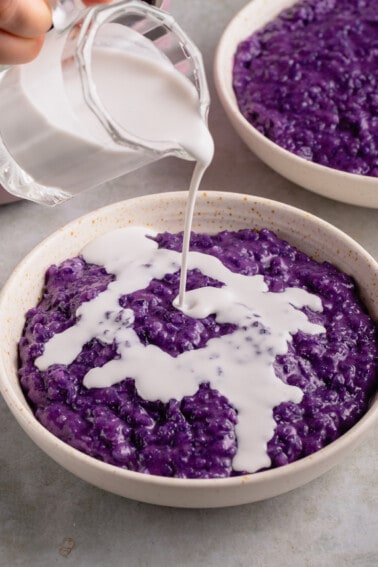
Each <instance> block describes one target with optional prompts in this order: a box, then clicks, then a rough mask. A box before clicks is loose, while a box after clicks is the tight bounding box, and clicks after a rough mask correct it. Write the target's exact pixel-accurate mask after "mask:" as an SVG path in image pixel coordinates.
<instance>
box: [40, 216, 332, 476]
mask: <svg viewBox="0 0 378 567" xmlns="http://www.w3.org/2000/svg"><path fill="white" fill-rule="evenodd" d="M153 234H154V233H153V232H151V231H149V230H146V229H145V228H139V227H138V228H127V229H120V230H117V231H114V232H111V233H107V234H105V235H104V236H102V237H100V238H98V239H96V240H94V241H93V242H91V243H90V244H89V245H88V246H86V247H85V249H84V251H83V256H84V258H85V259H86V261H87V262H91V263H92V262H93V263H95V264H100V265H104V266H105V268H106V269H107V271H108V272H110V273H113V274H115V275H116V279H115V281H113V282H112V283H111V284H110V285H109V286H108V289H107V290H106V291H104V292H103V293H101V294H100V295H99V296H98V297H97V298H95V299H94V300H92V301H90V302H87V303H84V304H82V305H81V306H80V308H79V309H78V312H77V316H78V321H77V324H76V325H75V326H73V327H71V328H69V329H67V330H66V331H64V332H63V333H60V334H57V335H55V336H54V337H53V338H52V339H51V340H50V341H49V342H48V343H47V344H46V345H45V352H44V354H43V355H42V356H41V357H39V358H38V359H37V366H38V367H39V368H40V369H41V370H45V369H47V368H48V366H50V365H51V364H70V363H71V362H72V361H73V360H75V358H76V357H77V356H78V354H79V353H80V351H81V348H82V346H83V345H84V344H85V343H86V342H88V341H89V340H90V339H92V338H93V337H97V338H98V339H99V340H100V341H102V342H105V343H112V342H113V341H114V340H115V341H116V343H117V345H118V347H117V349H118V353H119V355H120V358H119V359H116V360H112V361H110V362H108V363H107V364H105V365H104V366H102V367H100V368H95V369H92V370H91V371H89V372H88V374H87V375H86V376H85V379H84V385H85V386H86V387H88V388H94V387H96V388H103V387H107V386H111V385H112V384H115V383H117V382H119V381H121V380H123V379H124V378H125V377H132V378H134V379H135V381H136V386H137V389H138V392H139V394H140V395H141V396H142V397H143V398H145V399H147V400H151V401H153V400H161V401H162V402H168V400H169V399H171V398H175V399H178V400H180V399H182V398H183V397H184V396H190V395H193V394H194V393H195V392H196V391H197V389H198V386H199V384H201V383H202V382H210V384H211V386H212V387H213V388H215V389H217V390H218V391H219V392H221V393H222V394H223V395H225V396H226V397H227V399H228V400H229V401H230V402H231V403H232V404H233V405H234V407H235V408H236V409H237V410H238V423H237V425H236V434H237V439H238V451H237V454H236V456H235V458H234V461H233V466H234V468H235V469H236V470H247V471H251V472H252V471H256V470H258V469H260V468H262V467H266V466H269V464H270V459H269V457H268V455H267V453H266V444H267V442H268V441H269V439H271V437H272V435H273V433H274V428H275V422H274V420H273V416H272V409H273V407H275V406H276V405H278V404H279V403H281V402H283V401H292V402H296V403H298V402H300V400H301V399H302V392H301V390H300V389H298V388H296V387H293V386H289V385H287V384H284V383H283V382H282V381H281V380H280V379H278V378H277V377H276V376H275V373H274V368H273V362H274V359H275V357H276V356H277V355H278V354H284V353H285V352H286V351H287V345H288V343H289V342H290V341H291V339H292V335H293V334H294V333H296V332H297V331H298V330H302V331H303V332H306V333H310V334H317V333H321V332H323V331H324V328H323V327H321V326H319V325H316V324H313V323H311V322H310V321H309V320H308V319H307V317H306V315H305V314H304V313H303V312H302V311H300V310H299V309H300V308H301V307H303V306H304V305H307V306H309V307H310V308H311V309H313V310H314V311H319V310H321V302H320V299H319V298H317V297H316V296H314V295H312V294H309V293H307V292H306V291H304V290H302V289H299V288H289V289H287V290H286V291H285V292H283V293H271V292H269V291H267V287H266V284H265V283H264V280H263V277H262V276H243V275H240V274H235V273H233V272H231V271H230V270H228V269H227V268H226V267H225V266H224V265H223V264H222V263H221V262H220V261H219V260H218V259H216V258H215V257H212V256H209V255H206V254H201V253H198V252H190V253H189V255H188V269H194V268H197V269H199V270H200V271H201V272H202V273H204V274H206V275H208V276H210V277H212V278H215V279H217V280H219V281H221V282H224V284H225V285H224V286H223V287H222V288H213V287H211V288H202V289H197V290H193V291H189V292H187V293H186V299H185V307H184V308H183V311H184V312H185V313H187V314H188V315H189V316H192V317H195V318H203V317H206V316H207V315H209V314H211V313H215V315H216V320H217V321H218V322H219V323H222V322H229V323H234V324H236V325H238V329H237V330H236V331H235V332H233V333H232V334H230V335H226V336H223V337H221V338H215V339H211V340H210V341H209V342H208V344H207V345H206V347H204V348H202V349H197V350H192V351H188V352H184V353H183V354H181V355H179V356H178V357H176V358H173V357H171V356H170V355H169V354H167V353H165V352H163V351H162V350H161V349H160V348H158V347H156V346H154V345H148V346H143V345H142V344H141V342H140V341H139V338H138V337H137V335H136V333H135V331H134V330H133V328H132V324H133V320H134V316H133V312H132V311H131V310H129V309H122V308H120V306H119V303H118V300H119V297H120V295H122V294H127V293H131V292H133V291H135V290H138V289H143V288H144V287H146V286H147V285H148V284H149V282H150V281H151V279H152V278H158V279H159V278H162V277H163V276H164V275H165V274H167V273H174V272H176V271H177V270H178V269H179V268H180V260H181V254H180V253H178V252H174V251H169V250H164V249H161V250H160V249H158V247H157V244H156V243H155V242H154V241H153V240H151V239H150V238H146V236H145V235H150V236H153ZM125 251H127V253H125ZM177 301H178V299H176V302H177Z"/></svg>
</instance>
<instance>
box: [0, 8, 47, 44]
mask: <svg viewBox="0 0 378 567" xmlns="http://www.w3.org/2000/svg"><path fill="white" fill-rule="evenodd" d="M50 27H51V9H50V6H49V5H48V3H47V2H45V0H33V1H32V2H31V1H30V0H0V29H1V30H4V31H6V32H8V33H9V34H13V35H15V36H20V37H24V38H37V37H38V36H40V35H42V34H44V33H45V32H47V31H48V30H49V29H50Z"/></svg>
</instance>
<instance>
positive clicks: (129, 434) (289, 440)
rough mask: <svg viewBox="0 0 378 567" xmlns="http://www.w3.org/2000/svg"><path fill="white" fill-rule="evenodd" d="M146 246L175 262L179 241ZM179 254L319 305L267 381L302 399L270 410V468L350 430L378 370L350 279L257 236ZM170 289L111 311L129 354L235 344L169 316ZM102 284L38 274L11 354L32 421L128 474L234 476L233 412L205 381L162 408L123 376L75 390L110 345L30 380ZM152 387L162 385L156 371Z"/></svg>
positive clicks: (74, 272)
mask: <svg viewBox="0 0 378 567" xmlns="http://www.w3.org/2000/svg"><path fill="white" fill-rule="evenodd" d="M156 241H157V243H158V246H159V249H169V250H174V251H180V250H181V245H182V234H169V233H162V234H159V235H157V237H156ZM190 249H191V251H196V252H202V253H204V254H209V255H211V256H215V257H216V258H218V259H219V260H221V262H222V263H223V264H224V265H225V266H226V267H227V268H228V269H229V270H231V271H232V272H236V273H241V274H244V275H248V276H254V275H257V274H261V275H263V277H264V281H265V283H266V284H267V286H268V289H269V291H270V292H274V293H277V294H279V293H282V292H284V290H286V289H288V288H293V287H297V288H301V289H304V290H307V291H308V292H310V293H311V294H315V295H316V296H318V297H319V298H320V299H321V302H322V306H323V310H322V311H321V312H313V311H311V310H310V309H309V308H307V307H305V308H304V309H303V311H304V312H305V313H306V316H307V317H308V319H309V320H310V321H314V322H315V323H317V324H319V325H322V326H323V327H324V328H325V331H326V332H323V333H321V334H317V335H310V334H306V333H304V332H302V331H299V332H298V333H296V335H295V336H294V337H293V340H292V342H291V343H290V344H289V346H288V350H287V352H286V354H284V355H281V356H277V357H276V359H275V362H274V371H275V374H276V376H277V377H278V378H279V379H280V380H282V381H283V382H284V383H286V384H290V385H293V386H297V387H299V388H300V389H301V390H302V392H303V398H302V401H301V402H300V403H293V402H284V403H281V404H279V405H278V406H276V407H275V408H274V410H273V415H274V421H275V424H276V425H275V430H274V434H273V436H272V438H271V439H270V440H269V442H268V444H267V449H266V450H267V454H268V456H269V458H270V461H271V468H275V467H279V466H282V465H285V464H288V463H291V462H293V461H295V460H298V459H301V458H303V457H305V456H307V455H310V454H312V453H313V452H315V451H318V450H319V449H321V448H322V447H324V446H326V445H328V444H329V443H331V442H332V441H334V440H335V439H337V438H338V437H339V436H340V435H342V434H343V433H344V432H346V431H347V430H348V429H350V428H351V427H352V426H353V425H354V424H355V423H356V422H357V421H358V420H359V419H360V418H361V416H362V415H363V414H364V413H365V412H366V411H367V409H368V407H369V402H370V400H371V398H372V396H373V394H374V392H375V391H376V389H377V365H378V346H377V331H376V325H375V323H374V322H373V321H372V319H371V318H370V317H369V315H368V314H367V312H366V309H365V307H364V306H363V304H362V302H361V301H360V299H359V295H358V290H357V287H356V285H355V283H354V281H353V279H352V278H351V277H349V276H348V275H346V274H344V273H342V272H340V271H339V270H338V269H337V268H335V267H334V266H332V265H331V264H329V263H326V262H324V263H318V262H316V261H315V260H313V259H311V258H309V257H308V256H306V255H305V254H303V253H302V252H300V251H298V250H297V249H295V248H294V247H293V246H291V245H290V244H288V243H287V242H285V241H283V240H281V239H280V238H278V237H277V236H276V235H275V234H274V233H273V232H271V231H269V230H267V229H263V230H261V231H259V232H257V231H254V230H247V229H245V230H240V231H238V232H227V231H225V232H221V233H219V234H216V235H208V234H192V237H191V247H190ZM179 280H180V273H179V271H177V272H175V273H169V274H166V275H165V276H164V277H162V278H161V279H153V280H152V281H151V282H150V284H149V285H148V286H147V287H146V288H144V289H140V290H138V291H136V292H133V293H130V294H127V295H123V296H121V297H120V299H119V304H120V306H121V307H122V308H127V309H131V310H132V311H133V313H134V316H135V319H134V323H133V327H134V330H135V332H136V333H137V335H138V337H139V340H140V342H141V343H142V344H143V345H151V344H152V345H156V346H157V347H159V349H162V350H163V351H165V352H167V353H169V355H170V356H171V357H179V356H180V354H182V353H184V352H186V351H191V350H195V349H203V348H205V347H206V345H207V344H208V342H209V341H210V340H211V339H214V338H220V337H225V336H226V335H232V334H233V333H235V332H236V329H235V325H234V324H230V323H218V322H217V321H216V320H215V318H214V316H213V315H210V316H207V317H205V318H202V319H194V318H191V317H188V316H187V315H185V314H184V313H182V312H181V311H179V310H177V309H176V308H175V307H174V306H173V305H172V301H173V299H174V298H175V297H176V296H177V294H178V289H179ZM112 281H114V276H113V275H112V274H109V273H107V272H106V270H105V269H104V268H103V267H101V266H99V265H95V264H90V263H87V262H86V261H85V260H84V259H83V257H81V256H78V257H75V258H72V259H68V260H65V261H64V262H62V264H61V265H59V266H51V267H50V268H49V269H48V270H47V273H46V281H45V286H44V289H43V296H42V299H41V301H40V302H39V304H38V305H37V306H36V307H35V308H33V309H31V310H29V312H28V313H27V315H26V323H25V327H24V331H23V336H22V338H21V340H20V343H19V356H20V365H19V377H20V381H21V385H22V388H23V390H24V392H25V395H26V397H27V399H28V402H29V404H30V406H31V407H32V409H33V411H34V413H35V416H36V418H37V419H38V420H39V421H40V422H41V424H42V425H44V426H45V427H46V428H47V429H48V430H49V431H51V432H52V433H53V434H54V435H56V436H57V437H59V438H60V439H62V440H63V441H65V442H66V443H68V444H69V445H71V446H72V447H74V448H76V449H78V450H80V451H82V452H84V453H86V454H88V455H90V456H92V457H95V458H97V459H100V460H102V461H104V462H106V463H110V464H113V465H116V466H119V467H123V468H126V469H129V470H132V471H138V472H143V473H149V474H155V475H162V476H167V477H178V478H222V477H229V476H234V475H236V474H241V471H235V470H234V468H233V459H234V457H235V455H236V453H237V448H238V443H237V436H236V434H235V426H236V424H237V421H238V410H237V408H235V407H232V405H231V403H230V402H229V401H228V399H226V397H225V396H224V395H222V393H221V392H219V391H217V390H216V389H214V388H213V387H212V385H211V383H209V382H206V381H204V382H203V383H201V384H200V386H199V388H198V390H197V392H196V393H195V394H194V395H192V396H185V397H184V398H183V399H171V400H170V401H169V402H168V403H163V402H161V401H148V400H146V399H143V398H142V397H141V396H140V395H139V393H138V390H137V388H136V385H135V381H134V379H133V377H132V376H129V377H127V376H125V378H124V379H123V380H122V381H120V382H118V383H117V384H114V385H112V386H110V387H106V388H86V387H85V386H84V385H83V379H84V376H85V375H86V373H87V372H88V370H89V369H92V368H95V367H101V366H103V365H104V364H105V363H107V362H109V361H111V360H115V359H117V357H118V354H117V344H115V343H114V342H113V343H110V344H109V343H106V344H105V343H102V342H101V341H100V340H98V339H97V338H94V339H92V340H90V341H89V342H87V343H86V344H85V345H84V347H83V348H82V350H81V352H80V354H79V355H78V356H77V357H76V359H75V360H74V361H73V362H72V364H69V365H64V364H53V365H51V366H49V367H48V368H47V370H43V371H42V370H39V369H38V368H37V366H36V364H35V360H36V359H37V358H38V357H39V356H40V355H41V354H42V353H43V351H44V349H45V343H47V342H48V341H49V339H51V337H52V336H54V335H55V334H57V333H62V332H63V331H65V330H66V329H68V328H70V327H72V326H74V325H75V323H76V321H77V317H76V311H77V309H78V307H79V306H80V305H81V304H83V303H85V302H88V301H90V300H92V299H94V298H95V297H97V296H98V295H99V294H101V292H104V291H105V290H106V289H107V287H108V286H109V284H110V283H111V282H112ZM222 285H223V283H222V282H220V281H216V280H214V279H211V278H209V277H208V276H206V275H204V274H202V273H201V272H199V271H198V270H190V271H189V273H188V283H187V289H189V290H194V289H197V288H200V287H204V286H207V287H214V288H220V287H221V286H222ZM157 379H159V380H163V379H164V376H161V375H159V372H158V371H157ZM243 472H249V471H243Z"/></svg>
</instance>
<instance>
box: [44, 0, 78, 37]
mask: <svg viewBox="0 0 378 567" xmlns="http://www.w3.org/2000/svg"><path fill="white" fill-rule="evenodd" d="M50 4H51V6H52V9H53V23H54V28H55V29H57V30H64V29H66V28H67V27H68V26H70V25H71V23H72V22H73V21H74V20H75V19H76V17H77V16H78V15H79V14H81V13H82V12H83V11H84V10H85V9H86V6H84V4H83V3H82V2H81V1H80V0H50Z"/></svg>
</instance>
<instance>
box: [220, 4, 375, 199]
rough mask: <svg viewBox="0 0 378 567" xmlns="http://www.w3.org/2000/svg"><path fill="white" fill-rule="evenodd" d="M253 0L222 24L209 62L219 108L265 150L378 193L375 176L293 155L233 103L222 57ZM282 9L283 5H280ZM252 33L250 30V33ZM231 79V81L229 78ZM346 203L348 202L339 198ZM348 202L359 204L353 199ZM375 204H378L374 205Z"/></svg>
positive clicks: (250, 9)
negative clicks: (373, 188) (213, 53)
mask: <svg viewBox="0 0 378 567" xmlns="http://www.w3.org/2000/svg"><path fill="white" fill-rule="evenodd" d="M256 1H257V0H250V2H248V3H247V4H246V5H245V6H243V8H241V10H239V11H238V12H237V13H236V14H235V15H234V17H233V18H232V19H231V21H230V22H229V23H228V24H227V26H226V27H225V29H224V31H223V33H222V35H221V37H220V40H219V42H218V44H217V47H216V50H215V56H214V63H213V75H214V82H215V86H216V90H217V93H218V96H219V99H220V101H221V102H222V105H223V107H224V108H225V110H226V112H227V113H228V115H229V117H230V118H231V117H232V120H233V121H235V123H236V124H238V125H239V126H240V127H241V128H243V129H244V130H246V131H247V132H248V133H249V134H250V135H252V136H254V137H255V138H256V139H257V140H258V142H259V144H261V145H264V146H265V147H266V148H267V150H268V151H269V150H270V151H274V152H276V153H278V155H280V156H282V157H283V158H284V159H286V160H291V161H292V162H293V164H294V165H295V166H297V167H306V168H309V171H313V172H317V173H320V172H322V173H323V172H326V173H327V174H328V175H331V176H333V177H334V178H335V179H339V180H343V179H345V178H347V179H350V180H351V182H352V181H354V182H355V183H361V180H363V182H364V184H365V185H367V186H369V188H370V186H371V187H374V186H377V192H378V177H373V176H371V175H359V174H357V173H350V172H348V171H343V170H340V169H335V168H332V167H330V166H327V165H322V164H319V163H316V162H313V161H309V160H306V159H305V158H303V157H300V156H298V155H297V154H295V153H293V152H290V151H289V150H286V149H285V148H283V147H282V146H279V145H278V144H276V143H275V142H273V141H272V140H270V139H269V138H267V137H266V136H264V135H263V134H262V133H261V132H259V130H257V128H255V127H254V126H253V125H252V124H251V123H250V122H248V120H247V119H246V118H245V117H244V116H243V114H242V112H241V111H240V109H239V107H238V103H237V99H236V96H235V94H234V91H233V88H232V67H231V76H229V75H228V70H227V71H226V69H225V60H226V58H227V57H226V56H227V55H228V53H227V52H228V50H229V47H230V45H231V44H233V43H235V45H234V48H233V55H234V54H235V51H236V48H237V46H238V44H239V43H241V42H242V41H244V40H246V39H247V38H248V37H249V35H251V34H249V35H248V34H246V36H245V37H242V38H240V37H239V39H238V40H236V39H235V41H232V38H233V34H234V31H235V30H238V28H239V27H240V25H242V24H243V23H245V22H246V21H248V20H250V12H251V11H252V12H253V10H254V5H255V3H256ZM297 2H299V0H293V1H292V4H295V3H297ZM282 9H283V10H284V9H285V8H282ZM252 33H253V32H252ZM230 79H231V80H230ZM343 202H349V201H343ZM351 204H357V205H358V204H359V203H357V202H355V203H351ZM361 206H369V205H361ZM377 206H378V205H377Z"/></svg>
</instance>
